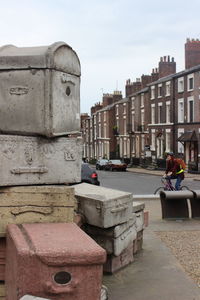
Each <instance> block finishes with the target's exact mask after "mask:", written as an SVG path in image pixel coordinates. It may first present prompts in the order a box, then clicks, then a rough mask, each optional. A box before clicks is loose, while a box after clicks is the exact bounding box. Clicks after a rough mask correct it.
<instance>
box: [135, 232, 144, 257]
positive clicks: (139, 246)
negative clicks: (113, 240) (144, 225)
mask: <svg viewBox="0 0 200 300" xmlns="http://www.w3.org/2000/svg"><path fill="white" fill-rule="evenodd" d="M142 246H143V230H141V231H139V232H137V237H136V239H135V240H134V241H133V254H136V253H137V252H138V251H140V250H142Z"/></svg>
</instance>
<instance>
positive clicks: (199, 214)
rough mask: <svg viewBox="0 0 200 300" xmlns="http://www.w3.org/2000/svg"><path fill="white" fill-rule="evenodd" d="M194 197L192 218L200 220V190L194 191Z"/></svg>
mask: <svg viewBox="0 0 200 300" xmlns="http://www.w3.org/2000/svg"><path fill="white" fill-rule="evenodd" d="M192 192H193V194H194V197H193V198H191V199H190V204H191V211H192V218H200V190H196V191H192Z"/></svg>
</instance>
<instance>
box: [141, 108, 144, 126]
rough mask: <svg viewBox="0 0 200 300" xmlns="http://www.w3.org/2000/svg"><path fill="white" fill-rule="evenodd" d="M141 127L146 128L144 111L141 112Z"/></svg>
mask: <svg viewBox="0 0 200 300" xmlns="http://www.w3.org/2000/svg"><path fill="white" fill-rule="evenodd" d="M141 125H142V126H144V109H142V110H141Z"/></svg>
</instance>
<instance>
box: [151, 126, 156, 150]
mask: <svg viewBox="0 0 200 300" xmlns="http://www.w3.org/2000/svg"><path fill="white" fill-rule="evenodd" d="M155 146H156V133H155V129H152V130H151V150H152V151H154V150H155V148H156V147H155Z"/></svg>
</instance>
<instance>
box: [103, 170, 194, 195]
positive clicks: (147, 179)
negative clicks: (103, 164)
mask: <svg viewBox="0 0 200 300" xmlns="http://www.w3.org/2000/svg"><path fill="white" fill-rule="evenodd" d="M97 173H98V177H99V181H100V184H101V186H104V187H108V188H113V189H118V190H121V191H125V192H130V193H133V194H136V195H142V194H145V195H146V194H153V193H154V191H155V189H156V188H157V187H159V186H161V185H162V184H161V182H160V177H159V176H154V175H149V174H138V173H134V172H130V171H127V172H110V171H97ZM183 185H187V186H188V187H189V188H191V189H194V190H195V189H196V190H199V181H194V180H192V179H188V178H187V179H185V180H184V181H183Z"/></svg>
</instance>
